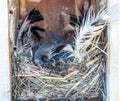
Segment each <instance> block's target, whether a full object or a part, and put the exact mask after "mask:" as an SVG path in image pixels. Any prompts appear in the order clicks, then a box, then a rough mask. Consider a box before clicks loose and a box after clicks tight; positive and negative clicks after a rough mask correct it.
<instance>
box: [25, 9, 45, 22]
mask: <svg viewBox="0 0 120 101" xmlns="http://www.w3.org/2000/svg"><path fill="white" fill-rule="evenodd" d="M27 20H30V23H34V22H38V21H41V20H44V18H43V16H42V15H41V13H40V12H39V10H37V9H35V8H34V9H33V10H32V11H31V12H30V13H29V14H28V18H27Z"/></svg>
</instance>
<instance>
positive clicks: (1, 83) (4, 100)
mask: <svg viewBox="0 0 120 101" xmlns="http://www.w3.org/2000/svg"><path fill="white" fill-rule="evenodd" d="M0 7H1V9H0V14H1V15H0V34H1V37H0V101H10V100H11V96H10V68H9V58H8V55H9V54H8V0H0Z"/></svg>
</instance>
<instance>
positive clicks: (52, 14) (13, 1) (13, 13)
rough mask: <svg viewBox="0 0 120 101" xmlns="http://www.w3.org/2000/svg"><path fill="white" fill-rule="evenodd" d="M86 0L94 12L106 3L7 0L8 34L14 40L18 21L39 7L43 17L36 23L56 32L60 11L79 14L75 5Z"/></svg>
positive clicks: (59, 26) (59, 24)
mask: <svg viewBox="0 0 120 101" xmlns="http://www.w3.org/2000/svg"><path fill="white" fill-rule="evenodd" d="M86 1H87V2H89V4H90V5H93V6H94V8H95V11H96V12H97V11H98V10H99V9H100V8H101V7H102V6H103V4H107V0H104V2H103V4H99V2H100V1H101V0H9V8H10V9H9V14H10V18H12V20H10V22H9V23H10V24H13V25H12V26H11V27H10V29H9V32H10V36H11V37H12V36H14V37H12V40H14V41H15V40H16V39H15V37H16V35H17V30H16V29H17V27H16V26H17V24H18V22H19V21H23V20H24V18H25V16H26V15H27V14H28V12H30V11H31V10H32V9H33V8H37V9H39V11H40V12H41V14H42V15H43V17H44V20H43V21H41V22H40V23H39V24H38V23H36V24H37V25H39V26H43V27H44V28H47V29H49V30H51V31H53V32H56V33H57V32H58V31H61V29H62V28H63V27H64V21H63V18H62V16H61V12H65V13H67V14H77V15H80V14H79V12H78V8H77V6H78V5H83V4H84V3H85V2H86ZM80 7H81V6H80ZM96 101H97V100H96Z"/></svg>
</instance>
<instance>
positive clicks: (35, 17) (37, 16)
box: [16, 8, 43, 47]
mask: <svg viewBox="0 0 120 101" xmlns="http://www.w3.org/2000/svg"><path fill="white" fill-rule="evenodd" d="M41 20H43V16H42V15H41V13H40V12H39V11H38V10H36V9H35V8H34V9H33V10H32V11H31V12H30V13H29V14H28V15H27V17H26V18H25V20H24V22H23V24H22V26H21V28H20V30H19V33H18V36H17V42H16V46H17V47H20V46H22V45H23V42H22V41H23V37H24V36H26V35H25V34H27V32H28V30H29V28H30V24H32V23H34V22H38V21H41Z"/></svg>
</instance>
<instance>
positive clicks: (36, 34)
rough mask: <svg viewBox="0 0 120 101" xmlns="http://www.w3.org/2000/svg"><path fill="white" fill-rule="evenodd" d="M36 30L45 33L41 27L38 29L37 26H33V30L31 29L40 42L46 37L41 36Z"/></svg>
mask: <svg viewBox="0 0 120 101" xmlns="http://www.w3.org/2000/svg"><path fill="white" fill-rule="evenodd" d="M36 30H40V31H44V29H43V28H41V27H37V26H32V28H31V32H32V34H34V35H35V36H36V38H37V39H38V40H39V41H40V40H41V39H43V38H44V37H43V36H42V35H41V34H39V33H38V32H37V31H36Z"/></svg>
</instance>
